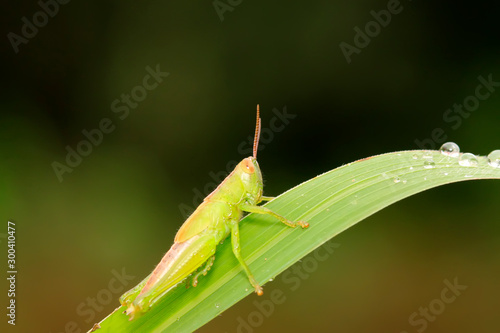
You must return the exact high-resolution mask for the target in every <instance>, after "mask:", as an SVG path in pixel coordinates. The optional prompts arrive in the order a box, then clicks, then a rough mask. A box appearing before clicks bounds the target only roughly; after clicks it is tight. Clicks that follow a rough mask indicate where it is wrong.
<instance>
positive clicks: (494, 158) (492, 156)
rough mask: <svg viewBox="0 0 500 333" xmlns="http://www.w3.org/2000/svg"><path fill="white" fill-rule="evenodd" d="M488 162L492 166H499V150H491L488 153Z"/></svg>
mask: <svg viewBox="0 0 500 333" xmlns="http://www.w3.org/2000/svg"><path fill="white" fill-rule="evenodd" d="M488 164H489V165H490V166H492V167H494V168H500V150H493V151H492V152H491V153H489V155H488Z"/></svg>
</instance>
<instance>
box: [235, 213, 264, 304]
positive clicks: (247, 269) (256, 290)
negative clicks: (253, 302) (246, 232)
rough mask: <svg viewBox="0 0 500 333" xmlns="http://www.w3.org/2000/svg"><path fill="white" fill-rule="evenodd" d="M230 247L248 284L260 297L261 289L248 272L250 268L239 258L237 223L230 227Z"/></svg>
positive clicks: (262, 292)
mask: <svg viewBox="0 0 500 333" xmlns="http://www.w3.org/2000/svg"><path fill="white" fill-rule="evenodd" d="M231 245H232V246H233V253H234V256H235V257H236V259H238V261H239V262H240V264H241V266H243V269H244V270H245V273H247V276H248V280H250V284H251V285H252V286H253V287H254V288H255V292H256V293H257V295H259V296H262V295H263V294H264V291H263V290H262V287H261V286H260V285H259V284H258V283H257V281H256V280H255V277H254V276H253V274H252V272H251V271H250V268H248V266H247V264H246V263H245V261H244V260H243V257H242V256H241V253H240V248H241V246H240V231H239V226H238V223H235V224H233V225H232V226H231Z"/></svg>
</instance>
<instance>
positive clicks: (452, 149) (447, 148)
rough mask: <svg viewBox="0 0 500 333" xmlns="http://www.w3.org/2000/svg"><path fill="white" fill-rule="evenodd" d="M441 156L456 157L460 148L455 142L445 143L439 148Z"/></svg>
mask: <svg viewBox="0 0 500 333" xmlns="http://www.w3.org/2000/svg"><path fill="white" fill-rule="evenodd" d="M439 151H440V152H441V154H443V155H445V156H450V157H458V155H460V147H458V145H457V144H456V143H455V142H446V143H444V144H443V145H442V146H441V148H439Z"/></svg>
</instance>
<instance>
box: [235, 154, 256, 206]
mask: <svg viewBox="0 0 500 333" xmlns="http://www.w3.org/2000/svg"><path fill="white" fill-rule="evenodd" d="M237 169H238V171H239V174H240V179H241V182H242V183H243V188H244V189H245V192H246V193H245V194H246V197H247V198H248V201H249V202H251V203H252V204H256V203H258V202H259V201H260V197H261V196H262V173H261V172H260V167H259V163H257V159H256V158H255V157H253V156H250V157H247V158H245V159H243V160H242V161H241V162H240V163H239V164H238V167H237Z"/></svg>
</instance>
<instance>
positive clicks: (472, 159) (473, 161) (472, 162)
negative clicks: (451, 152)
mask: <svg viewBox="0 0 500 333" xmlns="http://www.w3.org/2000/svg"><path fill="white" fill-rule="evenodd" d="M458 164H460V165H461V166H466V167H474V166H477V158H476V156H475V155H474V154H471V153H465V154H463V155H462V156H460V160H459V161H458Z"/></svg>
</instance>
